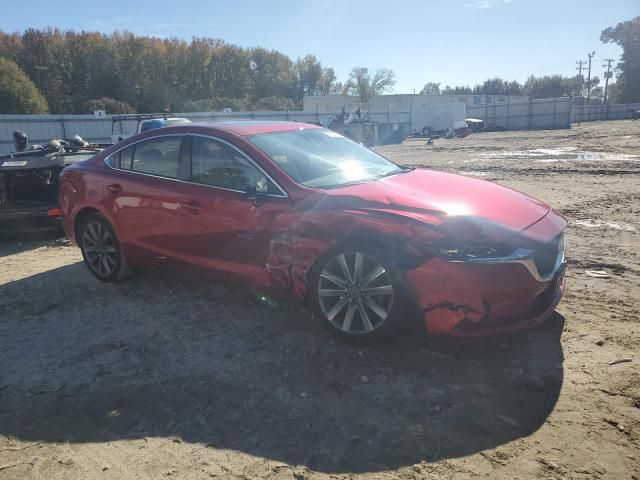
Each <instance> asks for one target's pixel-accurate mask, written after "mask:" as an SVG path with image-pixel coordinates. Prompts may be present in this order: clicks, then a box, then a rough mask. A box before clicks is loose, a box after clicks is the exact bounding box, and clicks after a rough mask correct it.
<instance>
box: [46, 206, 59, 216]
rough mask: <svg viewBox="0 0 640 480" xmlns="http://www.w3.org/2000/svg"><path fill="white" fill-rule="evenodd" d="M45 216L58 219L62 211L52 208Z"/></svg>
mask: <svg viewBox="0 0 640 480" xmlns="http://www.w3.org/2000/svg"><path fill="white" fill-rule="evenodd" d="M47 215H48V216H49V217H59V216H61V215H62V211H61V210H60V209H59V208H52V209H50V210H47Z"/></svg>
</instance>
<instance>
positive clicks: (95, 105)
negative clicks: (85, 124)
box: [82, 97, 134, 113]
mask: <svg viewBox="0 0 640 480" xmlns="http://www.w3.org/2000/svg"><path fill="white" fill-rule="evenodd" d="M82 110H83V112H82V113H93V111H94V110H105V111H106V112H107V113H134V110H133V107H132V106H131V105H129V104H128V103H124V102H121V101H120V100H116V99H115V98H108V97H102V98H97V99H94V100H87V101H86V102H84V104H83V105H82Z"/></svg>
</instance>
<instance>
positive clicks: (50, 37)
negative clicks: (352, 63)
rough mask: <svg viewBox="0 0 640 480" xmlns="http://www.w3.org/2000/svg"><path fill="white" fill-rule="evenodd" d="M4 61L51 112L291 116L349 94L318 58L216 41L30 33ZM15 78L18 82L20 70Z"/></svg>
mask: <svg viewBox="0 0 640 480" xmlns="http://www.w3.org/2000/svg"><path fill="white" fill-rule="evenodd" d="M0 58H4V59H5V62H4V64H3V65H4V66H5V67H4V68H5V70H6V68H7V67H6V65H7V63H6V62H7V61H8V62H12V63H13V64H15V65H16V66H17V67H18V72H19V71H21V72H23V73H24V75H26V77H28V79H30V80H31V81H32V82H33V85H34V86H35V87H36V88H37V90H38V91H39V92H40V93H41V94H42V95H43V96H44V98H45V99H46V104H47V105H48V108H45V109H44V111H49V112H51V113H90V112H92V111H93V110H94V109H96V108H99V107H106V110H108V111H110V112H114V113H128V112H132V111H137V112H141V113H144V112H157V111H160V112H161V111H170V110H173V111H202V110H219V109H221V108H224V107H231V108H233V109H234V110H247V109H265V110H271V109H275V110H285V109H287V108H288V109H295V108H297V107H298V106H299V105H300V104H301V100H302V97H303V96H305V95H330V94H334V93H340V92H341V91H342V85H341V84H340V83H339V82H338V81H337V78H336V74H335V71H334V70H333V68H330V67H324V66H323V65H322V63H321V62H320V61H319V60H318V59H317V58H316V57H315V55H306V56H304V57H302V58H298V59H297V60H295V61H294V60H292V59H291V58H289V57H288V56H287V55H285V54H283V53H281V52H278V51H276V50H268V49H265V48H262V47H256V48H242V47H239V46H237V45H232V44H228V43H225V42H224V41H222V40H216V39H211V38H193V39H192V40H191V41H190V42H186V41H184V40H178V39H161V38H155V37H145V36H138V35H135V34H133V33H129V32H115V33H113V34H102V33H97V32H73V31H65V32H63V31H61V30H58V29H52V28H49V29H43V30H38V29H27V30H26V31H25V32H24V33H22V34H19V33H13V34H9V33H4V32H0ZM7 75H8V76H10V77H11V76H14V77H15V75H17V73H16V70H15V67H12V68H11V69H10V70H9V71H8V72H7V73H6V74H5V76H7ZM0 78H2V76H1V75H0ZM8 81H9V80H6V81H5V83H6V82H8ZM16 81H17V80H16ZM0 95H1V94H0ZM2 100H4V101H5V102H7V101H8V99H4V98H2V97H1V96H0V101H2ZM0 107H2V108H1V111H2V113H10V112H9V111H7V107H13V108H14V110H15V108H16V107H18V105H15V104H9V105H4V104H3V103H0ZM9 110H11V108H9ZM36 110H37V109H36ZM36 110H33V109H32V111H31V112H29V113H35V112H36ZM39 110H40V112H42V111H43V109H42V108H40V109H39ZM11 113H14V112H13V111H12V112H11Z"/></svg>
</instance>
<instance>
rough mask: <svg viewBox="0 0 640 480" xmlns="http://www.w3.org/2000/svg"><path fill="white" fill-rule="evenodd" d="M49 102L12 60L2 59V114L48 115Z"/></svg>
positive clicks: (0, 94)
mask: <svg viewBox="0 0 640 480" xmlns="http://www.w3.org/2000/svg"><path fill="white" fill-rule="evenodd" d="M48 111H49V107H48V106H47V101H46V100H45V99H44V97H43V96H42V95H41V94H40V92H39V91H38V89H37V88H36V86H35V85H34V83H33V82H32V81H31V80H30V79H29V77H28V76H27V75H26V74H25V73H24V72H23V71H22V70H20V67H18V65H16V64H15V63H14V62H12V61H11V60H7V59H6V58H0V113H8V114H19V113H23V114H39V113H47V112H48Z"/></svg>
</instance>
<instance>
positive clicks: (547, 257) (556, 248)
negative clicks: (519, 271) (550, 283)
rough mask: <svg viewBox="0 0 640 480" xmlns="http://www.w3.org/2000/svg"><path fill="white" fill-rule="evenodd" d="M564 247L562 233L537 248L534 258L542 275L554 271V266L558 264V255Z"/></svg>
mask: <svg viewBox="0 0 640 480" xmlns="http://www.w3.org/2000/svg"><path fill="white" fill-rule="evenodd" d="M563 249H564V242H563V241H562V234H560V235H558V236H557V237H556V238H554V239H553V240H551V241H550V242H549V243H546V244H545V245H543V246H542V247H540V248H538V249H536V250H535V252H534V253H533V259H534V261H535V262H536V267H537V268H538V273H540V275H542V276H545V275H548V274H549V273H551V272H552V271H553V267H555V266H556V261H557V259H558V256H559V255H561V254H562V250H563Z"/></svg>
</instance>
